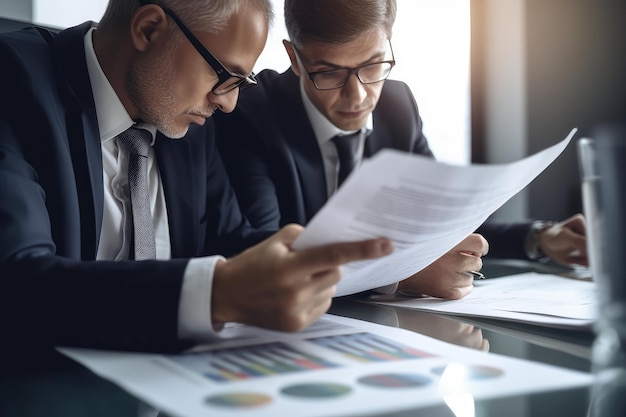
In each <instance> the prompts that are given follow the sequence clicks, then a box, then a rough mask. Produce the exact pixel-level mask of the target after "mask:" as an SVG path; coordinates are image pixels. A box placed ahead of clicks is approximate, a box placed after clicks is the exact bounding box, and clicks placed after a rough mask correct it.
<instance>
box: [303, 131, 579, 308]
mask: <svg viewBox="0 0 626 417" xmlns="http://www.w3.org/2000/svg"><path fill="white" fill-rule="evenodd" d="M575 133H576V129H573V130H572V131H571V132H570V133H569V135H568V136H567V137H566V138H565V139H563V140H562V141H561V142H559V143H557V144H556V145H553V146H551V147H549V148H547V149H545V150H543V151H541V152H539V153H536V154H535V155H532V156H529V157H527V158H524V159H522V160H520V161H517V162H513V163H509V164H494V165H469V166H456V165H449V164H444V163H440V162H436V161H434V160H432V159H429V158H425V157H422V156H418V155H413V154H409V153H405V152H400V151H395V150H384V151H381V152H379V153H378V154H376V155H375V156H374V157H372V158H371V159H369V160H366V161H364V162H363V164H362V166H361V168H360V169H358V170H357V171H355V172H354V173H353V175H351V176H350V177H349V178H348V179H347V180H346V182H345V183H344V184H343V186H342V187H341V189H340V190H339V191H338V192H337V193H336V194H335V195H333V197H332V198H331V199H330V200H329V201H328V203H327V204H326V205H325V206H324V207H323V208H322V210H320V211H319V212H318V213H317V215H316V216H315V217H314V218H313V219H312V220H311V222H310V223H309V225H308V226H307V227H306V229H305V230H304V232H303V233H302V234H301V235H300V236H299V237H298V239H296V241H295V242H294V244H293V246H292V247H293V249H295V250H300V249H304V248H307V247H312V246H317V245H322V244H328V243H333V242H340V241H352V240H359V239H367V238H372V237H381V236H384V237H387V238H390V239H392V240H393V241H394V244H395V248H396V249H395V251H394V253H393V254H392V255H390V256H388V257H386V258H384V259H380V260H375V261H360V262H354V263H351V264H347V265H345V266H344V267H343V278H342V280H341V281H340V282H339V284H338V286H337V294H336V295H337V296H342V295H348V294H353V293H356V292H360V291H365V290H368V289H372V288H377V287H381V286H384V285H388V284H392V283H395V282H398V281H401V280H402V279H404V278H407V277H409V276H411V275H413V274H414V273H416V272H417V271H420V270H421V269H423V268H425V267H426V266H428V265H429V264H430V263H432V262H433V261H434V260H436V259H437V258H439V257H440V256H441V255H443V254H444V253H446V252H448V251H449V250H450V249H451V248H453V247H454V246H455V245H456V244H457V243H459V242H460V241H461V240H463V239H464V238H465V237H467V236H468V235H469V234H470V233H472V232H474V231H475V230H476V229H477V228H478V226H480V225H481V224H482V223H483V222H484V221H485V220H487V218H488V217H489V216H490V215H491V214H492V213H493V212H494V211H496V210H497V209H498V208H499V207H501V206H502V205H503V204H504V203H506V202H507V201H508V200H509V199H510V198H511V197H513V196H514V195H515V194H517V193H518V192H519V191H521V190H522V189H523V188H524V187H526V186H527V185H528V184H529V183H530V182H531V181H532V180H534V179H535V178H536V177H537V176H538V175H539V174H540V173H541V172H542V171H543V170H544V169H545V168H547V167H548V166H549V165H550V164H551V163H552V162H553V161H554V160H555V159H556V158H557V157H558V156H559V155H560V154H561V152H563V150H564V149H565V147H566V146H567V144H568V143H569V142H570V140H571V139H572V137H573V136H574V134H575Z"/></svg>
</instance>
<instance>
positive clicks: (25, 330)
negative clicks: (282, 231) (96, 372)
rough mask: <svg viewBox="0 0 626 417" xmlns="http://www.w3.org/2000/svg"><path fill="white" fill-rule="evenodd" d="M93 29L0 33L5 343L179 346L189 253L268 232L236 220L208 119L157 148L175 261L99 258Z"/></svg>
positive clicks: (227, 249) (223, 249)
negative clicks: (87, 46)
mask: <svg viewBox="0 0 626 417" xmlns="http://www.w3.org/2000/svg"><path fill="white" fill-rule="evenodd" d="M90 26H91V23H86V24H83V25H81V26H78V27H75V28H71V29H68V30H66V31H63V32H61V33H60V34H58V35H53V34H51V33H49V32H47V31H43V30H41V29H32V28H31V29H27V30H23V31H19V32H14V33H6V34H2V35H0V67H1V68H2V74H3V76H2V78H1V79H0V85H1V88H0V92H1V94H2V96H1V100H0V285H1V286H2V287H1V289H0V306H1V307H0V309H1V310H0V311H1V312H2V314H1V315H0V323H1V324H2V329H3V340H7V339H6V337H7V335H12V336H13V338H15V337H25V338H28V337H29V336H34V337H35V339H36V340H37V341H48V342H50V343H57V344H62V343H63V344H89V345H98V346H101V347H105V346H109V345H111V346H120V344H121V345H123V346H125V347H130V348H133V347H139V348H144V347H147V348H150V349H159V348H160V347H163V346H166V345H169V344H175V343H176V332H177V320H178V319H177V316H178V301H179V294H180V287H181V282H182V277H183V272H184V269H185V267H186V265H187V262H188V258H190V257H194V256H200V255H208V254H216V253H219V254H223V255H226V256H229V255H231V254H234V253H236V252H238V251H240V250H242V249H243V248H245V247H248V246H250V245H251V244H252V243H255V242H257V241H259V240H261V239H262V238H263V237H265V236H267V233H253V231H252V230H251V228H250V227H249V224H248V223H247V222H246V221H245V219H244V218H243V216H242V215H241V211H240V209H239V206H238V204H237V201H236V197H235V195H234V193H233V191H232V189H231V188H230V184H229V182H228V178H227V175H226V172H225V171H224V167H223V165H222V162H221V159H220V156H219V153H218V152H217V149H216V147H215V144H214V138H213V135H214V129H213V124H212V123H211V122H210V120H209V121H207V123H206V124H205V126H203V127H201V128H200V127H198V126H192V128H191V129H190V131H189V134H188V135H187V136H186V137H185V138H184V139H181V140H169V139H167V138H165V137H163V136H161V135H158V136H157V140H156V144H155V152H156V156H157V161H158V164H159V169H160V173H161V177H162V180H163V187H164V192H165V199H166V205H167V210H168V218H169V228H170V235H171V248H172V258H175V259H174V260H172V261H145V262H133V261H126V262H107V261H104V262H100V261H99V262H95V257H96V253H97V246H98V242H99V238H100V229H101V226H102V210H103V181H102V153H101V144H100V136H99V132H98V121H97V119H96V112H95V105H94V100H93V96H92V90H91V86H90V81H89V76H88V73H87V67H86V64H85V53H84V46H83V37H84V35H85V33H86V31H87V30H88V29H89V28H90ZM7 332H8V333H7Z"/></svg>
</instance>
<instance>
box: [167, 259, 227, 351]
mask: <svg viewBox="0 0 626 417" xmlns="http://www.w3.org/2000/svg"><path fill="white" fill-rule="evenodd" d="M224 259H225V258H224V257H222V256H208V257H203V258H194V259H191V260H190V261H189V263H188V264H187V268H186V269H185V274H184V276H183V286H182V289H181V292H180V304H179V307H178V338H179V339H184V340H195V341H207V340H214V339H218V338H220V336H219V330H217V329H215V328H214V327H213V320H212V318H211V296H212V290H213V272H214V271H215V265H216V264H217V262H218V261H220V260H224Z"/></svg>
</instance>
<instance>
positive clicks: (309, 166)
mask: <svg viewBox="0 0 626 417" xmlns="http://www.w3.org/2000/svg"><path fill="white" fill-rule="evenodd" d="M257 78H258V80H259V85H258V86H256V87H254V88H251V89H249V90H246V91H244V92H243V93H242V94H241V96H240V99H239V103H238V105H237V108H236V109H235V111H234V112H233V113H231V114H224V115H219V116H218V117H217V118H216V120H215V121H216V128H217V137H218V147H219V149H220V152H221V153H222V157H223V160H224V164H225V165H226V169H227V170H228V173H229V175H230V178H231V182H232V183H233V186H234V188H235V190H236V193H237V197H238V199H239V203H240V205H241V207H242V209H243V211H244V213H245V214H246V216H247V217H248V219H249V221H250V223H252V225H254V226H256V227H261V228H267V229H276V228H277V227H279V226H282V225H285V224H287V223H292V222H293V223H300V224H303V225H306V224H307V223H308V222H309V220H311V218H312V217H313V215H315V213H317V211H318V210H319V209H320V208H321V207H322V206H323V205H324V203H325V202H326V200H327V191H326V189H327V188H326V178H325V173H324V167H323V161H322V155H321V153H320V150H319V146H318V143H317V140H316V138H315V135H314V132H313V128H312V126H311V124H310V122H309V120H308V117H307V114H306V111H305V109H304V106H303V104H302V98H301V95H300V88H299V84H298V83H299V81H298V77H297V76H296V75H295V74H294V73H293V72H292V71H291V70H287V71H286V72H284V73H282V74H278V73H277V72H275V71H272V70H264V71H262V72H261V73H260V74H258V76H257ZM373 118H374V129H373V131H372V132H371V134H370V135H369V136H368V137H367V140H366V142H365V155H364V156H365V157H369V156H371V155H373V154H375V153H376V152H378V151H379V150H381V149H384V148H393V149H399V150H403V151H407V152H412V153H417V154H421V155H426V156H430V157H432V156H433V154H432V152H431V150H430V148H429V146H428V141H427V140H426V137H425V136H424V134H423V132H422V120H421V118H420V115H419V111H418V108H417V104H416V102H415V99H414V97H413V95H412V94H411V91H410V90H409V88H408V86H407V85H406V84H404V83H402V82H399V81H393V80H387V81H385V85H384V87H383V90H382V93H381V96H380V100H379V102H378V105H377V106H376V109H375V110H374V112H373ZM529 226H530V223H528V222H522V223H516V224H511V223H507V224H504V223H494V222H488V223H486V224H485V225H483V226H481V228H480V229H479V233H482V234H483V235H484V236H485V237H486V238H487V240H488V241H489V242H490V245H491V249H490V254H491V256H498V257H506V258H526V252H525V249H524V240H525V237H526V234H527V232H528V228H529Z"/></svg>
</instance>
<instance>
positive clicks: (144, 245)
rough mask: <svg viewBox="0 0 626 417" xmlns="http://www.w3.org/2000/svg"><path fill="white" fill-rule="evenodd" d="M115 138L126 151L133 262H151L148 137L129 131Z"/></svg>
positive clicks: (140, 130) (146, 133) (152, 239)
mask: <svg viewBox="0 0 626 417" xmlns="http://www.w3.org/2000/svg"><path fill="white" fill-rule="evenodd" d="M118 137H119V139H120V141H121V142H122V143H124V145H126V147H127V148H128V152H129V156H128V186H129V188H130V202H131V207H132V212H133V231H134V246H135V259H136V260H142V259H155V258H156V248H155V239H154V226H153V224H152V213H151V212H150V200H149V198H148V153H149V151H150V143H151V142H152V134H151V133H150V132H148V131H147V130H145V129H136V128H130V129H128V130H126V131H125V132H122V133H121V134H120V135H119V136H118Z"/></svg>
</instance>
